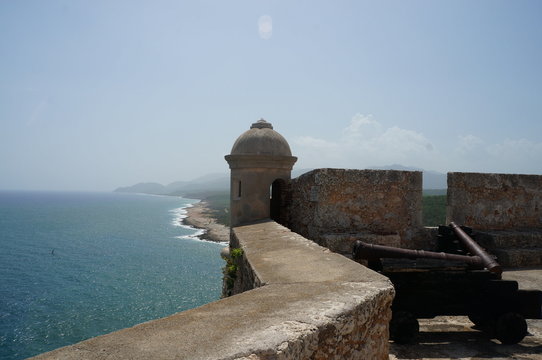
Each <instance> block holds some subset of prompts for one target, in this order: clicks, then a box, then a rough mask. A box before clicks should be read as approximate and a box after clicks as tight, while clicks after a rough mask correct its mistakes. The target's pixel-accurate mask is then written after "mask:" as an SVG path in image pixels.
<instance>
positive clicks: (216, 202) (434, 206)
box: [185, 190, 446, 226]
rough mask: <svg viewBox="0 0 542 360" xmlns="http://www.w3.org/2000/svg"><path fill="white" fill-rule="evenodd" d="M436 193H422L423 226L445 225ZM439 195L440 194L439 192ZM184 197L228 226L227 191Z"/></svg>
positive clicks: (443, 200)
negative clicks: (201, 202)
mask: <svg viewBox="0 0 542 360" xmlns="http://www.w3.org/2000/svg"><path fill="white" fill-rule="evenodd" d="M435 192H436V193H439V192H437V191H429V192H427V193H425V192H424V196H423V198H422V216H423V225H425V226H438V225H445V223H446V195H432V194H434V193H435ZM440 193H441V192H440ZM185 197H188V198H190V197H192V198H195V199H202V200H205V201H206V202H207V203H208V204H209V208H210V212H211V215H212V216H213V217H214V218H216V219H217V222H219V223H220V224H224V225H226V226H230V212H229V208H230V192H229V191H228V190H222V191H220V190H215V191H203V192H196V193H190V194H185Z"/></svg>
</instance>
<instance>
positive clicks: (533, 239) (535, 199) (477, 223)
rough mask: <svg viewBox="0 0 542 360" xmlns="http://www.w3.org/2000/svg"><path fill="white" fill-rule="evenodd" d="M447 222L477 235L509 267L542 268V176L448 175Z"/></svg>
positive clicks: (482, 243) (458, 173) (500, 261)
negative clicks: (462, 226) (475, 231)
mask: <svg viewBox="0 0 542 360" xmlns="http://www.w3.org/2000/svg"><path fill="white" fill-rule="evenodd" d="M446 221H447V222H450V221H454V222H456V223H458V224H464V225H466V226H469V227H472V228H473V229H475V230H477V231H478V232H479V236H478V237H477V240H478V241H479V242H480V243H481V245H483V246H484V247H485V248H487V249H488V250H489V252H491V253H492V254H494V255H496V256H497V259H498V261H499V263H501V264H502V265H504V266H508V267H525V266H540V265H542V176H540V175H522V174H483V173H460V172H457V173H448V197H447V209H446Z"/></svg>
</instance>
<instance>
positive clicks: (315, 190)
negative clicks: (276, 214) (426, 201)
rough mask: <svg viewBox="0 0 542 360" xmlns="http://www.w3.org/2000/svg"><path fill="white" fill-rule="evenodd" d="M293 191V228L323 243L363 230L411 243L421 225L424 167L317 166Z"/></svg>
mask: <svg viewBox="0 0 542 360" xmlns="http://www.w3.org/2000/svg"><path fill="white" fill-rule="evenodd" d="M291 189H292V196H291V197H292V201H291V206H290V208H289V209H288V213H289V226H288V227H289V228H291V229H292V230H293V231H295V232H297V233H299V234H301V235H303V236H305V237H307V238H309V239H312V240H315V241H317V242H318V243H319V244H321V245H325V243H326V240H325V239H324V236H329V235H332V234H352V233H361V234H369V235H370V234H373V235H377V236H379V239H381V240H383V241H384V242H392V243H393V244H394V245H397V246H403V247H410V246H411V244H412V239H413V237H415V236H416V234H417V232H418V231H419V229H420V228H422V173H421V172H419V171H396V170H345V169H317V170H313V171H310V172H308V173H306V174H303V175H301V176H300V177H298V178H296V179H293V180H292V186H291ZM397 239H399V241H397ZM335 246H339V247H341V245H338V244H335Z"/></svg>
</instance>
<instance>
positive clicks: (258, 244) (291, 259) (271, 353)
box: [35, 221, 394, 360]
mask: <svg viewBox="0 0 542 360" xmlns="http://www.w3.org/2000/svg"><path fill="white" fill-rule="evenodd" d="M231 245H232V246H234V247H239V248H241V249H243V255H242V257H241V259H240V263H239V264H240V267H239V270H238V273H239V276H238V277H237V279H236V289H237V290H238V291H242V290H249V291H244V292H241V293H239V294H237V295H234V296H231V297H228V298H224V299H221V300H219V301H215V302H213V303H210V304H207V305H204V306H201V307H199V308H196V309H192V310H188V311H184V312H181V313H178V314H174V315H171V316H168V317H166V318H163V319H158V320H154V321H149V322H146V323H143V324H140V325H137V326H134V327H132V328H128V329H124V330H120V331H117V332H114V333H111V334H107V335H103V336H99V337H96V338H92V339H89V340H86V341H83V342H80V343H77V344H75V345H71V346H67V347H64V348H60V349H57V350H54V351H51V352H48V353H45V354H42V355H39V356H37V357H36V358H35V359H40V360H43V359H83V360H84V359H194V360H198V359H209V360H210V359H251V360H254V359H387V358H388V322H389V320H390V317H391V310H390V306H391V302H392V300H393V294H394V290H393V287H392V285H391V283H390V282H389V281H388V280H387V279H386V278H385V277H383V276H381V275H379V274H377V273H374V272H372V271H371V270H369V269H367V268H365V267H363V266H361V265H359V264H357V263H355V262H353V261H351V260H348V259H347V258H345V257H343V256H340V255H338V254H334V253H332V252H330V251H329V250H327V249H325V248H322V247H320V246H318V245H317V244H315V243H313V242H311V241H309V240H307V239H304V238H303V237H301V236H300V235H298V234H295V233H292V232H290V231H289V230H288V229H286V228H284V227H282V226H280V225H278V224H277V223H275V222H271V221H269V222H262V223H259V224H253V225H247V226H242V227H237V228H234V229H233V231H232V242H231Z"/></svg>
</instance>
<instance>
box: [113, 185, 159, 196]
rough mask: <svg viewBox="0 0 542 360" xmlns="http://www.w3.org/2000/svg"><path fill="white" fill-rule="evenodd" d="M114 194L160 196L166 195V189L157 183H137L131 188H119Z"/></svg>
mask: <svg viewBox="0 0 542 360" xmlns="http://www.w3.org/2000/svg"><path fill="white" fill-rule="evenodd" d="M115 192H122V193H142V194H155V195H162V194H166V187H165V186H164V185H162V184H158V183H139V184H135V185H132V186H126V187H120V188H118V189H116V190H115Z"/></svg>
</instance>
